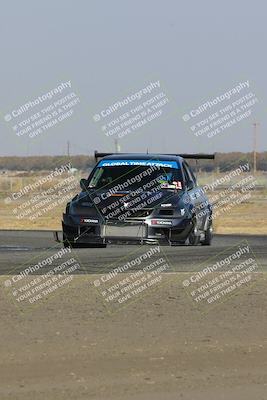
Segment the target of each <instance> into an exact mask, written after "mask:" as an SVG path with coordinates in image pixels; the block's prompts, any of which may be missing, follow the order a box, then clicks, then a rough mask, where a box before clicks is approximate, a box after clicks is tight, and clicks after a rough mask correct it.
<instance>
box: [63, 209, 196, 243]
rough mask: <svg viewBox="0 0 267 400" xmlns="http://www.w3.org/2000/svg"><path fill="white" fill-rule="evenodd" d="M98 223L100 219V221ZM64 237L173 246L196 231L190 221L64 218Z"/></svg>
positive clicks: (79, 239) (85, 241)
mask: <svg viewBox="0 0 267 400" xmlns="http://www.w3.org/2000/svg"><path fill="white" fill-rule="evenodd" d="M96 221H97V220H96ZM62 228H63V235H64V238H65V239H66V240H68V241H69V242H72V243H81V244H86V243H87V244H94V243H128V242H137V243H147V242H158V243H162V244H164V243H171V242H179V241H185V240H186V239H187V237H188V235H189V234H190V232H191V231H192V229H193V228H194V223H193V221H192V219H190V218H183V217H180V218H152V217H149V218H145V219H134V218H133V219H129V220H124V221H123V222H121V221H119V220H109V221H104V220H102V221H99V220H98V222H84V223H81V221H80V217H79V218H77V217H73V216H69V215H65V214H64V215H63V221H62Z"/></svg>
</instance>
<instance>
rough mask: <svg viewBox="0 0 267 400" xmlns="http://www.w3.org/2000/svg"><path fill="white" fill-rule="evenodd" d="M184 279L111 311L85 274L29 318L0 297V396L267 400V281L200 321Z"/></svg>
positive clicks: (71, 399)
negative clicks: (184, 288)
mask: <svg viewBox="0 0 267 400" xmlns="http://www.w3.org/2000/svg"><path fill="white" fill-rule="evenodd" d="M185 277H186V274H184V273H177V274H173V275H172V276H171V280H169V277H167V276H166V277H165V278H164V279H167V278H168V283H167V284H166V285H161V287H160V289H159V290H157V291H154V292H152V293H150V294H149V295H147V296H145V297H140V298H139V299H138V301H137V302H135V303H133V304H131V305H129V306H127V307H126V308H122V309H121V310H119V311H118V312H116V313H115V314H112V313H111V314H109V313H108V312H107V310H106V308H105V307H104V305H103V303H102V300H101V299H100V297H99V296H98V295H97V294H96V292H95V291H93V290H92V287H91V286H90V285H89V284H88V277H87V276H76V277H75V284H74V285H73V286H71V287H69V288H68V289H66V290H65V291H64V295H58V296H55V297H53V298H51V299H49V300H48V301H47V302H44V303H43V304H41V305H40V306H39V307H36V308H32V309H31V310H30V312H26V313H24V312H23V311H25V310H23V308H22V309H21V310H19V309H17V308H15V306H14V305H13V304H11V303H10V302H9V301H8V300H7V298H6V296H5V295H4V292H1V295H0V303H1V308H0V310H1V311H0V316H1V319H0V320H1V344H0V347H1V359H0V376H1V381H2V383H1V388H0V397H1V399H3V400H11V399H12V400H14V399H18V400H26V399H27V400H36V399H38V400H50V399H51V400H63V399H64V400H65V399H68V400H74V399H75V400H85V399H86V400H87V399H106V400H110V399H111V400H113V399H114V400H115V399H116V400H117V399H118V400H120V399H124V400H125V399H126V400H127V399H129V400H143V399H146V400H150V399H151V400H152V399H153V400H155V399H156V400H159V399H167V400H173V399H188V400H189V399H190V400H191V399H195V400H204V399H205V400H209V399H215V398H216V399H224V398H227V399H228V400H239V399H240V400H241V399H242V400H251V398H255V399H257V400H263V399H266V393H267V386H266V384H267V373H266V371H267V369H266V364H267V351H266V327H267V326H266V325H267V324H266V321H267V318H266V310H267V290H266V289H267V287H266V286H267V282H266V278H267V275H266V274H264V275H263V277H262V279H261V280H258V281H257V285H256V286H254V287H251V288H249V289H248V290H247V291H245V292H244V291H240V292H238V293H237V294H236V295H235V296H233V297H231V298H229V299H228V300H227V301H226V302H225V303H222V304H220V305H218V306H217V307H216V308H214V309H210V310H208V312H206V313H204V314H203V313H202V312H200V311H199V310H197V309H196V308H195V307H194V305H193V304H192V301H191V300H190V299H189V298H188V295H187V294H186V292H185V291H184V290H183V288H182V285H181V280H182V279H184V278H185ZM2 278H3V279H4V278H5V277H2ZM177 278H178V280H177ZM90 279H94V276H91V278H90Z"/></svg>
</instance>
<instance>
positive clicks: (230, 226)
mask: <svg viewBox="0 0 267 400" xmlns="http://www.w3.org/2000/svg"><path fill="white" fill-rule="evenodd" d="M211 177H212V178H213V179H214V175H211ZM199 178H200V177H199ZM203 178H205V179H203V180H205V181H207V174H205V177H203ZM264 178H265V177H264ZM38 179H40V175H34V176H30V177H20V176H13V177H8V176H0V229H26V230H31V229H52V230H60V229H61V218H62V213H63V211H64V209H65V204H66V201H64V202H63V203H62V204H60V205H57V206H56V207H54V208H52V209H51V210H50V211H48V212H46V213H45V214H44V215H42V216H39V217H38V218H36V219H35V220H33V221H31V220H30V219H29V218H28V217H25V218H22V219H18V218H17V217H16V215H15V213H14V211H13V210H14V208H16V207H19V206H20V205H21V204H22V203H25V202H26V201H27V200H29V199H30V197H29V196H27V197H26V196H23V198H22V200H16V201H13V202H11V203H10V204H7V203H5V201H4V200H5V198H6V197H8V196H10V193H11V188H12V191H13V192H15V191H18V190H20V189H21V188H22V187H24V186H25V185H27V184H29V183H33V182H35V181H37V180H38ZM75 179H76V180H77V182H78V181H79V179H80V175H77V176H75ZM199 180H200V181H201V179H199ZM260 180H261V183H262V182H264V180H263V177H260ZM203 183H204V182H203ZM53 184H55V181H54V182H53ZM48 188H49V185H46V187H45V188H43V189H45V190H47V189H48ZM74 193H75V192H73V191H72V192H70V193H68V196H69V199H71V198H72V197H73V194H74ZM31 196H33V194H31ZM214 228H215V232H217V233H237V234H238V233H241V234H242V233H244V234H267V191H266V189H263V190H261V191H254V192H252V196H251V199H250V200H249V201H248V202H246V203H242V204H239V205H237V206H234V207H233V208H231V210H230V211H228V212H225V213H222V214H221V215H219V216H218V218H216V219H215V221H214Z"/></svg>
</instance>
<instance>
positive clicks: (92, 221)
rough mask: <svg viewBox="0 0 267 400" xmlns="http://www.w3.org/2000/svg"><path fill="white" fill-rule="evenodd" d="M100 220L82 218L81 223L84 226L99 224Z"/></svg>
mask: <svg viewBox="0 0 267 400" xmlns="http://www.w3.org/2000/svg"><path fill="white" fill-rule="evenodd" d="M98 222H99V221H98V219H92V218H81V223H84V224H98Z"/></svg>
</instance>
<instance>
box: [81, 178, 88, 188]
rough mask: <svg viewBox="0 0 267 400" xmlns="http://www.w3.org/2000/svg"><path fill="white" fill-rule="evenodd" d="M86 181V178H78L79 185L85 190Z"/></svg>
mask: <svg viewBox="0 0 267 400" xmlns="http://www.w3.org/2000/svg"><path fill="white" fill-rule="evenodd" d="M87 186H88V182H87V179H84V178H82V179H81V180H80V187H81V189H82V190H87Z"/></svg>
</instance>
